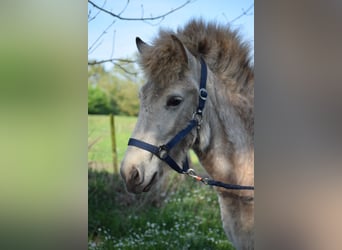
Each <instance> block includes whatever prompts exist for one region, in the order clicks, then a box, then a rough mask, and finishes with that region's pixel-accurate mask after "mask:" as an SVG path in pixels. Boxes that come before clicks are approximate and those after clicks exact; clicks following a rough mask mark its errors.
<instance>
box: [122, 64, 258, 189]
mask: <svg viewBox="0 0 342 250" xmlns="http://www.w3.org/2000/svg"><path fill="white" fill-rule="evenodd" d="M206 82H207V65H206V63H205V62H204V60H203V58H201V80H200V89H199V99H198V106H197V109H196V111H195V112H194V114H193V117H192V119H191V120H190V122H189V124H188V126H187V127H185V128H184V129H183V130H181V131H180V132H179V133H178V134H176V135H175V136H174V137H173V138H172V139H171V140H170V141H169V142H167V143H166V144H164V145H161V146H159V147H158V146H155V145H152V144H149V143H147V142H144V141H140V140H137V139H134V138H130V139H129V141H128V145H129V146H135V147H138V148H141V149H144V150H146V151H149V152H151V153H152V154H154V155H155V156H157V157H158V158H159V159H160V160H162V161H164V162H166V163H167V164H168V165H169V166H170V167H171V168H172V169H173V170H175V171H177V172H178V173H180V174H187V175H189V176H191V177H193V178H195V179H196V180H198V181H202V182H203V183H205V184H208V185H213V186H219V187H224V188H227V189H250V190H251V189H253V190H254V187H250V186H239V185H233V184H225V183H222V182H219V181H215V180H210V179H208V178H202V177H200V176H197V175H196V173H195V171H194V170H193V169H189V163H188V159H187V157H186V158H185V160H184V162H183V166H182V167H180V166H179V165H178V164H177V163H176V162H175V161H174V160H173V159H172V158H171V156H170V155H169V152H170V150H171V149H172V148H173V147H174V146H175V145H177V144H178V143H179V142H180V141H181V140H183V138H184V137H185V136H186V135H187V134H189V133H190V132H191V131H192V129H193V128H195V127H196V128H198V129H199V128H200V126H201V122H202V114H203V109H204V106H205V101H206V99H207V97H208V92H207V90H206Z"/></svg>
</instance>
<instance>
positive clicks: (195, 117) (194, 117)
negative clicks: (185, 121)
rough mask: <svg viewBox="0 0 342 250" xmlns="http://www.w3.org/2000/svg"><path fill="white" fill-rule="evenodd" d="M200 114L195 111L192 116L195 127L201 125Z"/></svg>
mask: <svg viewBox="0 0 342 250" xmlns="http://www.w3.org/2000/svg"><path fill="white" fill-rule="evenodd" d="M200 112H201V111H200ZM200 112H199V111H195V112H194V113H193V114H192V119H193V120H196V121H197V126H200V125H201V123H202V113H200Z"/></svg>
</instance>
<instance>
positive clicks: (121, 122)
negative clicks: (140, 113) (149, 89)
mask: <svg viewBox="0 0 342 250" xmlns="http://www.w3.org/2000/svg"><path fill="white" fill-rule="evenodd" d="M136 120H137V119H136V117H125V116H115V131H116V133H115V135H116V144H117V148H116V150H117V154H118V162H121V161H122V158H123V156H124V153H125V151H126V148H127V142H128V139H129V137H130V136H131V134H132V131H133V129H134V126H135V123H136ZM109 124H110V122H109V116H106V115H91V116H88V144H91V143H93V142H96V143H95V144H94V145H93V146H92V148H91V150H89V151H88V161H94V162H101V163H112V162H113V159H112V144H111V139H110V126H109Z"/></svg>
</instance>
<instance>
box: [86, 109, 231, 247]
mask: <svg viewBox="0 0 342 250" xmlns="http://www.w3.org/2000/svg"><path fill="white" fill-rule="evenodd" d="M135 122H136V118H134V117H123V116H116V117H115V127H116V142H117V153H118V159H119V162H120V161H121V160H122V158H123V155H124V152H125V150H126V148H127V141H128V139H129V137H130V135H131V133H132V130H133V128H134V126H135ZM191 158H192V162H193V164H194V167H195V168H196V170H198V171H199V172H200V169H201V167H200V166H199V163H198V161H197V159H196V157H195V156H194V154H193V153H192V155H191ZM165 172H166V173H165V175H164V177H163V180H162V181H161V182H160V183H159V184H158V186H156V187H155V188H154V189H152V190H151V191H150V192H148V193H144V194H141V195H133V194H129V193H127V191H126V189H125V186H124V183H123V180H122V179H121V177H120V176H118V175H117V174H114V171H113V166H112V154H111V139H110V121H109V116H98V115H94V116H88V249H137V250H138V249H139V250H141V249H149V250H159V249H177V250H178V249H208V250H209V249H233V247H232V246H231V244H230V243H229V242H228V241H227V238H226V236H225V234H224V231H223V229H222V223H221V219H220V211H219V205H218V201H217V196H216V193H215V190H214V189H213V188H212V187H209V186H205V185H203V184H202V183H198V182H195V181H194V180H192V179H189V178H188V177H187V176H184V175H179V174H177V173H175V172H173V171H171V170H170V171H169V170H167V171H165ZM201 172H202V173H203V170H202V171H201Z"/></svg>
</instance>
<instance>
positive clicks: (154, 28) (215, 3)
mask: <svg viewBox="0 0 342 250" xmlns="http://www.w3.org/2000/svg"><path fill="white" fill-rule="evenodd" d="M92 1H93V2H94V3H95V4H97V5H99V6H101V7H102V6H103V8H105V9H107V10H110V11H111V12H113V13H116V14H118V13H120V12H121V11H122V10H123V9H124V8H125V6H126V3H128V5H127V8H126V9H125V10H124V11H123V12H122V14H121V16H123V17H141V16H142V15H143V16H144V17H150V16H158V15H161V14H164V13H166V12H168V11H170V10H172V9H175V8H177V7H178V6H181V5H182V4H184V3H185V2H186V0H172V1H171V0H165V1H161V0H160V1H157V0H131V1H127V0H107V1H105V0H92ZM142 6H143V7H142ZM248 9H249V11H247V10H248ZM88 11H91V13H90V16H94V15H95V14H97V13H98V10H97V9H95V8H93V6H92V5H91V4H90V3H88ZM244 11H247V14H246V15H242V14H243V12H244ZM240 15H242V17H240V18H237V17H239V16H240ZM193 17H201V18H203V19H204V20H207V21H217V22H219V23H222V24H228V23H230V26H231V28H233V29H237V30H239V32H240V34H241V36H242V37H243V40H244V41H247V42H248V43H249V44H250V46H251V48H252V52H251V54H252V55H253V53H254V52H253V51H254V1H253V0H252V1H251V0H248V1H247V0H192V1H191V2H190V3H189V4H187V5H186V6H184V7H183V8H181V9H180V10H177V11H176V12H174V13H172V14H170V15H168V16H166V17H165V18H164V19H163V20H162V21H161V20H156V21H150V22H149V23H147V22H143V21H126V20H119V19H116V18H114V17H112V16H110V15H108V14H106V13H103V12H100V13H99V14H98V15H97V16H96V18H95V19H93V20H92V21H90V22H89V21H88V59H89V60H91V59H95V60H105V59H109V58H134V54H135V53H136V52H137V49H136V45H135V38H136V37H137V36H138V37H140V38H141V39H142V40H144V41H145V42H147V43H148V42H150V41H152V40H153V38H154V37H155V36H156V35H157V33H158V30H159V28H160V27H164V28H171V29H172V30H176V29H177V27H179V26H183V25H184V24H185V23H186V22H187V21H188V20H189V19H191V18H193ZM231 21H233V22H231ZM108 26H109V28H108V30H107V31H106V33H105V35H103V36H102V37H101V38H100V39H99V40H98V41H97V42H95V41H96V40H97V39H98V38H99V36H100V35H101V33H102V32H103V31H104V30H105V29H106V28H107V27H108ZM107 66H108V64H107V65H106V67H107Z"/></svg>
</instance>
